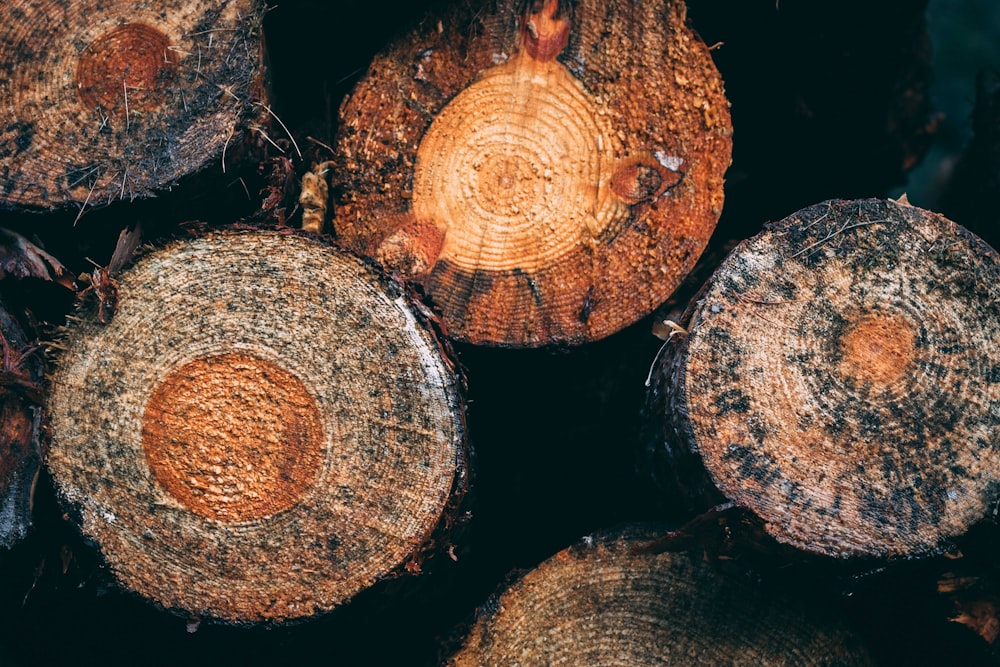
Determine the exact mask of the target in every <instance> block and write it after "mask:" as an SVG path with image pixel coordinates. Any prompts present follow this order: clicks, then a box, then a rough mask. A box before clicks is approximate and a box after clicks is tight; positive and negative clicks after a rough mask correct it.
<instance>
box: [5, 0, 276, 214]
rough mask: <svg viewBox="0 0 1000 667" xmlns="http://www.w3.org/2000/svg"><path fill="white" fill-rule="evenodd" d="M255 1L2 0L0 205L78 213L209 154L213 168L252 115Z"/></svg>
mask: <svg viewBox="0 0 1000 667" xmlns="http://www.w3.org/2000/svg"><path fill="white" fill-rule="evenodd" d="M263 12H264V3H263V2H262V1H261V0H157V1H156V2H144V3H138V4H136V3H125V2H112V3H108V2H101V1H99V0H69V1H67V2H61V3H52V2H46V1H43V0H12V1H11V2H5V3H3V6H2V7H0V45H2V46H0V106H2V107H3V108H4V109H5V111H6V115H5V120H4V122H3V124H2V125H0V204H2V205H7V206H17V207H29V208H33V209H52V208H58V207H69V206H76V207H79V208H80V209H81V211H82V210H83V209H84V208H86V207H88V206H97V205H102V204H108V203H111V202H113V201H117V200H125V199H127V200H130V201H131V200H134V199H137V198H144V197H149V196H151V195H154V194H156V193H158V192H163V191H165V190H167V189H169V188H170V187H172V186H173V185H175V184H176V183H177V182H178V180H179V179H181V178H183V177H184V176H187V175H189V174H193V173H196V172H199V171H201V170H202V169H203V168H204V167H206V166H207V165H209V164H212V163H216V164H221V166H222V171H223V172H224V171H225V170H226V167H225V154H226V149H227V147H235V146H237V145H239V144H240V143H241V138H242V137H243V135H244V132H245V130H246V129H247V125H248V122H249V119H251V118H258V117H259V116H261V110H260V108H259V107H258V106H256V105H257V103H259V102H261V99H262V97H261V95H262V92H263V90H262V88H261V86H262V83H263V71H262V61H263V58H262V42H261V21H262V18H263ZM235 152H236V151H235V149H234V150H233V152H232V153H230V160H232V155H233V153H235Z"/></svg>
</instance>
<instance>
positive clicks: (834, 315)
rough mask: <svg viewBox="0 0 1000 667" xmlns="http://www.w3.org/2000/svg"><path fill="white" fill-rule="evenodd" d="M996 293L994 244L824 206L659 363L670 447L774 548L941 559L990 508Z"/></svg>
mask: <svg viewBox="0 0 1000 667" xmlns="http://www.w3.org/2000/svg"><path fill="white" fill-rule="evenodd" d="M998 285H1000V259H998V256H997V253H996V251H994V250H992V249H991V248H989V246H987V245H986V244H985V243H983V242H982V241H981V240H979V239H978V238H976V237H975V236H973V235H972V234H971V233H969V232H968V231H966V230H964V229H962V228H960V227H959V226H957V225H955V224H954V223H952V222H950V221H948V220H946V219H945V218H943V217H942V216H939V215H936V214H933V213H930V212H927V211H923V210H921V209H918V208H915V207H912V206H909V205H905V204H901V203H897V202H892V201H882V200H861V201H831V202H826V203H823V204H819V205H817V206H814V207H810V208H807V209H804V210H802V211H800V212H798V213H796V214H794V215H792V216H790V217H789V218H787V219H785V220H783V221H781V222H779V223H775V224H773V225H770V226H768V228H766V229H765V231H764V232H762V233H761V234H759V235H758V236H756V237H754V238H752V239H749V240H748V241H745V242H744V243H742V244H741V245H740V246H739V247H737V249H736V250H734V251H733V253H732V254H731V255H730V256H729V257H728V258H727V259H726V260H725V261H724V262H723V263H722V265H721V266H720V268H719V269H718V271H717V272H716V273H715V275H714V276H713V278H712V280H711V281H710V283H709V284H708V285H707V286H706V288H705V291H704V293H703V297H702V299H701V300H700V301H699V302H698V303H697V304H695V305H694V306H693V308H692V310H691V311H690V313H689V316H690V321H689V323H688V335H687V337H686V339H685V340H684V342H683V343H681V344H679V345H676V346H675V347H673V348H672V351H671V353H670V354H668V359H667V360H666V361H665V362H664V363H663V364H662V365H661V375H660V377H661V379H662V380H663V382H666V383H668V385H669V389H668V390H667V391H669V392H670V393H671V394H672V395H673V396H675V397H676V398H675V402H676V403H677V406H676V407H675V409H674V410H673V416H672V417H670V418H669V419H671V420H673V422H674V423H675V424H676V427H677V428H676V429H675V430H676V432H677V433H680V434H683V435H681V436H678V437H679V438H680V440H683V442H682V443H675V444H681V445H683V447H684V448H685V449H687V450H689V451H693V452H697V453H698V454H699V455H700V456H701V459H702V461H703V462H704V464H705V467H706V468H707V470H708V472H709V474H710V476H711V477H712V479H713V481H714V483H715V485H716V486H717V487H718V489H719V490H721V491H722V492H723V494H725V495H726V496H727V497H729V498H730V499H732V500H734V501H736V502H737V504H739V505H741V506H744V507H746V508H748V509H750V510H751V511H753V512H754V513H755V514H756V515H757V516H758V517H759V518H760V519H761V520H762V521H763V523H764V525H765V528H766V530H767V532H768V533H770V534H771V535H772V536H773V537H775V538H776V539H777V540H778V541H780V542H783V543H786V544H790V545H792V546H795V547H798V548H800V549H803V550H806V551H811V552H815V553H820V554H824V555H830V556H838V557H848V556H872V557H911V556H923V555H929V554H933V553H937V552H939V551H940V550H942V549H944V548H947V547H948V545H949V543H950V541H951V540H953V539H954V538H957V537H959V536H961V535H962V534H964V533H965V532H966V531H967V530H968V529H969V528H970V527H971V526H972V525H974V524H975V523H977V522H979V521H982V520H984V519H985V518H986V517H987V515H988V514H989V513H990V512H991V511H992V508H993V507H994V506H995V505H996V502H997V500H998V499H1000V495H998V493H1000V447H998V446H997V443H998V442H1000V419H998V414H1000V411H998V408H997V406H998V405H1000V372H998V369H1000V349H998V347H997V345H996V340H995V337H996V332H997V331H998V330H1000V312H998V311H997V308H996V304H997V303H1000V291H998V290H1000V287H998ZM666 437H668V438H672V437H674V436H671V435H670V434H669V433H668V434H667V435H666Z"/></svg>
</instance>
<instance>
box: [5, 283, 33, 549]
mask: <svg viewBox="0 0 1000 667" xmlns="http://www.w3.org/2000/svg"><path fill="white" fill-rule="evenodd" d="M35 352H37V349H36V348H35V347H33V346H32V345H31V344H30V341H29V340H28V338H27V336H25V333H24V331H23V330H22V328H21V326H20V325H19V324H18V323H17V321H16V320H15V319H14V318H13V317H12V316H11V314H10V313H8V312H7V310H6V309H5V308H4V304H3V302H2V301H0V355H2V356H0V364H2V365H0V546H2V547H10V546H13V545H14V544H16V543H17V542H19V541H20V540H21V539H23V538H24V537H25V535H27V533H28V528H29V527H30V525H31V504H32V494H33V491H34V486H35V479H36V475H37V474H38V468H39V458H40V455H41V452H40V451H39V448H40V445H39V438H40V435H41V433H40V428H39V427H40V416H41V415H40V412H39V403H40V401H41V381H42V372H43V364H42V362H41V359H40V357H39V355H37V354H35Z"/></svg>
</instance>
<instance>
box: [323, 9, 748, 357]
mask: <svg viewBox="0 0 1000 667" xmlns="http://www.w3.org/2000/svg"><path fill="white" fill-rule="evenodd" d="M519 7H522V4H520V3H514V2H503V3H500V5H499V6H496V7H493V6H492V5H491V6H490V7H489V8H486V7H481V8H478V10H476V11H473V10H472V9H470V8H468V7H457V8H456V9H455V10H454V13H453V14H450V15H448V16H446V17H443V18H442V21H441V23H440V25H441V26H442V27H443V28H442V29H443V32H438V31H437V29H436V27H435V28H434V29H433V30H428V29H424V28H422V29H419V30H418V31H416V32H415V33H413V34H411V35H409V36H408V37H407V39H405V40H403V41H400V42H398V43H397V44H395V45H394V46H393V47H392V48H390V49H389V50H388V51H387V52H385V53H384V54H383V55H381V56H379V57H378V58H377V59H376V62H375V63H374V64H373V65H372V68H371V69H370V71H369V74H368V76H367V77H366V78H365V80H364V81H362V83H361V84H360V85H359V87H358V89H357V90H356V91H355V92H354V94H353V95H352V97H351V99H350V100H349V101H348V102H347V103H346V104H345V106H344V108H343V109H342V119H343V123H342V128H341V136H340V138H339V143H338V153H339V155H338V167H339V168H338V170H337V172H336V175H335V179H338V178H339V179H341V180H340V182H339V183H335V184H334V185H335V191H337V193H338V195H337V199H338V202H337V205H338V206H337V211H336V215H335V221H334V224H335V226H336V227H337V232H338V234H339V235H340V236H341V237H342V238H344V240H345V241H346V242H347V243H348V244H349V245H350V246H352V247H353V248H355V249H356V250H358V251H359V252H362V253H364V254H367V255H369V256H375V257H377V258H378V259H379V260H380V261H384V262H390V267H391V268H392V269H393V270H396V271H398V272H400V273H401V274H402V275H405V276H407V277H409V278H412V279H415V280H417V281H419V282H420V283H421V284H422V286H423V288H424V291H425V293H426V294H427V295H428V296H429V297H430V299H431V300H432V301H433V302H434V304H435V305H437V306H438V307H439V308H440V310H441V312H442V317H443V321H444V323H445V326H446V328H447V330H448V331H449V334H450V335H452V336H454V337H456V338H459V339H462V340H467V341H469V342H472V343H481V344H491V345H506V346H536V345H545V344H552V343H579V342H586V341H588V340H595V339H598V338H602V337H604V336H607V335H609V334H611V333H614V332H615V331H618V330H619V329H621V328H623V327H624V326H626V325H628V324H631V323H633V322H634V321H636V320H638V319H639V318H641V317H643V316H644V315H646V314H648V313H649V312H651V311H652V310H653V309H654V308H655V307H656V306H657V305H659V304H660V303H661V302H662V301H663V300H665V299H666V298H667V297H668V296H669V294H670V293H671V292H672V291H673V290H674V289H675V288H676V286H677V285H678V284H679V282H680V281H681V280H682V279H683V278H684V276H685V275H686V274H687V272H688V271H689V270H690V269H691V267H692V266H693V264H694V262H695V261H696V260H697V257H698V255H699V254H700V252H701V250H702V249H703V248H704V246H705V244H706V243H707V241H708V238H709V236H710V235H711V232H712V230H713V229H714V227H715V224H716V222H717V220H718V216H719V214H720V212H721V199H722V175H723V173H724V171H725V169H726V167H728V165H729V159H730V143H731V142H730V134H731V127H730V122H729V113H728V103H727V102H726V99H725V97H724V94H723V90H722V83H721V80H720V78H719V75H718V72H717V71H716V70H715V68H714V66H713V64H712V61H711V57H710V56H709V53H708V50H707V48H706V47H705V45H704V44H702V43H701V42H700V41H699V40H698V39H697V38H696V37H695V36H694V35H693V34H692V33H691V32H690V31H689V30H688V28H687V27H686V26H685V25H684V20H683V14H684V12H683V5H682V3H680V2H676V1H674V0H661V1H658V2H656V3H653V5H650V6H649V7H645V6H644V7H643V8H641V9H638V8H636V7H634V6H632V5H629V4H628V3H612V5H611V7H610V8H604V7H603V5H602V6H598V5H597V4H595V3H588V2H585V3H582V4H580V5H579V6H576V5H574V6H573V7H570V6H568V5H567V4H566V3H560V2H556V1H555V0H550V1H547V2H544V3H541V2H540V3H534V7H533V8H531V9H530V10H529V12H528V13H527V14H524V15H521V16H519V15H518V11H520V10H519V9H518V8H519ZM470 12H471V14H470ZM470 22H472V23H474V24H476V25H478V26H479V29H478V30H477V31H472V34H476V36H475V37H471V38H470V37H469V35H470V31H469V29H468V26H469V24H470ZM426 25H428V26H430V25H434V26H436V25H438V23H437V22H433V21H431V22H427V24H426ZM636 34H643V35H644V38H643V40H642V42H641V43H638V42H636V41H634V40H633V37H632V36H633V35H636ZM413 63H418V65H417V70H416V73H414V70H413ZM651 63H655V64H656V66H655V67H651V66H650V64H651ZM414 109H419V110H420V111H421V113H414ZM362 156H364V157H362ZM407 220H410V221H413V220H417V221H420V222H421V224H422V225H424V226H425V228H426V229H428V230H434V234H435V235H436V236H438V237H440V238H441V241H440V245H439V246H438V244H437V243H434V242H431V241H433V240H434V239H431V241H429V240H427V239H425V238H424V237H423V236H422V235H420V234H413V233H412V230H411V229H408V228H407V225H406V223H405V221H407ZM387 242H388V245H387ZM432 246H438V247H435V252H433V253H430V252H428V248H429V247H432ZM484 313H488V315H484Z"/></svg>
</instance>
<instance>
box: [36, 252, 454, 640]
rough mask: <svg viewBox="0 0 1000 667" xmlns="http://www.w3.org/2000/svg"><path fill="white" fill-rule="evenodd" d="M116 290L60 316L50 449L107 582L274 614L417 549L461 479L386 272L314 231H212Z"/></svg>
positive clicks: (323, 602)
mask: <svg viewBox="0 0 1000 667" xmlns="http://www.w3.org/2000/svg"><path fill="white" fill-rule="evenodd" d="M118 295H119V305H118V312H117V313H116V314H115V316H114V318H113V319H112V321H111V322H110V324H108V325H107V326H103V325H101V324H100V323H99V322H98V321H97V314H96V312H90V311H87V310H85V311H84V312H82V313H81V314H80V319H79V320H75V321H74V322H73V323H72V325H71V326H70V328H69V331H68V332H67V335H66V340H65V343H64V345H65V348H66V351H65V353H64V354H63V355H62V356H61V358H60V361H59V367H58V370H57V372H56V373H55V375H54V377H53V378H52V382H51V386H52V394H51V400H50V401H49V413H50V421H51V424H50V430H51V451H50V455H49V461H48V465H49V468H50V470H51V472H52V475H53V477H54V479H55V481H56V485H57V489H58V491H59V494H60V496H61V498H62V500H63V501H64V504H65V506H66V507H67V508H69V509H70V510H71V513H72V514H73V515H74V516H75V517H76V520H77V521H78V522H79V524H80V527H81V529H82V531H83V533H84V535H85V536H87V537H88V538H90V539H92V540H93V541H94V542H96V543H97V544H98V545H99V546H100V549H101V552H102V554H103V556H104V558H105V559H106V561H107V562H108V564H109V565H110V567H111V569H112V571H113V572H114V574H115V575H116V576H117V578H118V579H119V580H120V581H121V583H122V584H123V585H124V586H125V587H126V588H128V589H130V590H133V591H136V592H138V593H139V594H141V595H143V596H145V597H147V598H149V599H151V600H153V601H155V602H156V603H158V604H159V605H161V606H163V607H167V608H170V609H176V610H180V611H183V612H184V613H186V614H190V615H195V616H208V617H215V618H219V619H223V620H227V621H240V622H253V621H264V620H275V621H281V620H286V619H292V618H300V617H307V616H311V615H314V614H316V613H319V612H322V611H325V610H329V609H332V608H333V607H336V606H338V605H340V604H342V603H344V602H346V601H347V600H348V599H350V598H351V597H352V596H354V595H355V594H356V593H358V592H359V591H361V590H364V589H365V588H367V587H369V586H371V585H372V584H374V583H375V582H376V581H378V580H380V579H383V578H386V577H390V576H393V575H394V574H398V573H399V572H400V571H401V570H402V569H403V568H404V566H405V564H406V563H411V564H413V563H416V564H419V560H420V558H421V555H422V552H423V551H422V550H423V549H425V548H426V547H428V543H429V541H430V540H431V535H432V534H433V533H434V531H435V530H436V529H437V528H439V527H441V524H443V523H445V522H447V521H448V519H449V518H450V517H449V513H450V512H451V511H452V508H453V505H454V503H455V502H456V500H457V498H458V497H460V496H461V494H462V492H463V491H464V488H465V474H466V468H465V449H464V426H463V419H464V418H463V412H462V409H461V405H460V399H459V395H458V388H457V378H456V375H455V373H454V371H453V369H452V367H451V365H450V363H449V362H448V361H447V358H446V357H445V356H444V355H443V354H442V349H441V348H440V347H439V345H438V343H437V341H436V339H435V337H434V335H433V332H432V330H431V328H430V327H429V325H428V324H427V323H426V322H424V321H423V320H422V319H421V317H420V316H419V315H417V314H416V313H415V312H414V310H412V308H411V304H410V301H409V299H408V297H407V295H406V294H405V293H404V292H403V291H402V290H401V289H400V288H399V287H398V285H396V284H395V283H392V282H390V281H388V280H386V279H385V278H383V277H381V275H380V274H379V273H378V272H377V271H375V270H374V269H373V268H372V267H371V266H369V265H366V264H364V263H362V262H361V261H360V260H358V259H357V258H355V257H353V256H351V255H348V254H347V253H344V252H342V251H339V250H336V249H334V248H331V247H329V246H327V245H325V244H322V243H319V242H317V241H315V240H310V239H307V238H304V237H300V236H295V235H288V234H279V233H276V232H253V233H216V234H212V235H209V236H207V237H205V238H201V239H198V240H193V241H183V242H176V243H173V244H171V245H169V246H167V247H166V248H164V249H162V250H159V251H156V252H154V253H152V254H150V255H148V256H146V257H145V258H143V259H142V260H141V261H140V262H139V263H138V264H137V265H136V266H135V267H134V268H132V269H130V270H128V271H126V272H125V273H123V274H122V275H121V277H120V278H119V285H118ZM415 569H417V570H419V567H417V568H415Z"/></svg>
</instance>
